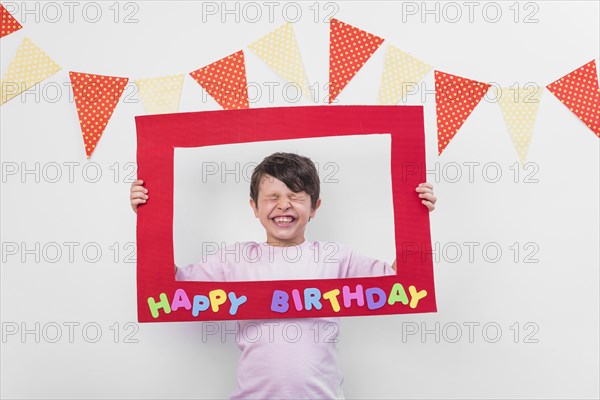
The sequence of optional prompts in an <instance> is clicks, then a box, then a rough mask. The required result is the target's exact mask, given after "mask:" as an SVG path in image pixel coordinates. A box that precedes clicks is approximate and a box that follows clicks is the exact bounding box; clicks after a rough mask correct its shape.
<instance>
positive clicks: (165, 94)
mask: <svg viewBox="0 0 600 400" xmlns="http://www.w3.org/2000/svg"><path fill="white" fill-rule="evenodd" d="M135 84H136V85H137V87H138V88H139V89H140V92H139V93H140V99H141V100H142V104H143V105H144V108H145V109H146V112H147V113H148V114H169V113H176V112H177V111H178V110H179V99H180V98H181V89H182V88H183V74H179V75H168V76H161V77H158V78H145V79H136V80H135Z"/></svg>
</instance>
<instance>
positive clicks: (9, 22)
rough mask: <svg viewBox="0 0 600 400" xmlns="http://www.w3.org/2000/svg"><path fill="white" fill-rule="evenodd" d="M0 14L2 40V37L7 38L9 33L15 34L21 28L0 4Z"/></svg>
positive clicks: (0, 35)
mask: <svg viewBox="0 0 600 400" xmlns="http://www.w3.org/2000/svg"><path fill="white" fill-rule="evenodd" d="M0 14H1V16H2V26H1V27H0V38H3V37H4V36H8V35H10V34H11V33H13V32H16V31H18V30H19V29H21V28H22V27H23V26H22V25H21V24H20V23H19V21H17V20H16V19H15V17H13V16H12V15H10V13H9V12H8V10H7V9H6V8H4V6H3V5H2V4H0Z"/></svg>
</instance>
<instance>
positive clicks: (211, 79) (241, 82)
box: [190, 50, 249, 110]
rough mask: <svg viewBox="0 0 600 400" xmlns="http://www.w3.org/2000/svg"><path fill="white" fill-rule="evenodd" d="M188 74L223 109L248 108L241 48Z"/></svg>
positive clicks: (244, 67) (244, 66)
mask: <svg viewBox="0 0 600 400" xmlns="http://www.w3.org/2000/svg"><path fill="white" fill-rule="evenodd" d="M190 75H191V76H192V78H194V80H195V81H196V82H198V84H199V85H200V86H202V88H203V89H204V90H206V91H207V92H208V94H210V95H211V96H212V97H213V98H214V99H215V100H216V101H217V103H219V104H220V105H221V107H223V108H224V109H225V110H235V109H243V108H249V102H248V84H247V83H246V65H245V62H244V51H243V50H240V51H238V52H237V53H233V54H231V55H230V56H227V57H225V58H223V59H221V60H219V61H216V62H214V63H212V64H209V65H207V66H206V67H202V68H200V69H197V70H196V71H193V72H190Z"/></svg>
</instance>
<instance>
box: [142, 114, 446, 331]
mask: <svg viewBox="0 0 600 400" xmlns="http://www.w3.org/2000/svg"><path fill="white" fill-rule="evenodd" d="M136 127H137V139H138V149H137V163H138V176H139V177H141V178H142V179H144V182H145V186H146V187H147V188H148V190H149V193H151V196H152V199H151V201H149V202H148V204H146V205H144V206H142V207H139V209H138V220H137V309H138V321H139V322H175V321H210V320H242V319H271V318H317V317H341V316H360V315H382V314H407V313H422V312H435V311H436V310H437V309H436V301H435V287H434V277H433V261H432V257H431V237H430V231H429V212H428V210H427V208H426V207H424V206H423V205H422V203H421V201H420V198H419V197H418V196H417V193H416V192H415V187H416V186H417V185H418V184H419V183H421V182H425V180H426V166H425V140H424V126H423V107H421V106H310V107H278V108H258V109H246V110H228V111H204V112H190V113H177V114H164V115H148V116H138V117H136ZM381 133H384V134H390V135H391V175H392V176H391V181H392V195H393V207H394V211H393V212H394V224H395V228H394V232H395V243H396V256H397V257H396V265H397V270H398V274H397V275H396V276H381V277H369V278H348V279H322V280H289V281H287V280H286V281H281V280H277V281H256V282H191V281H186V282H182V281H176V280H175V273H174V270H173V269H174V252H173V189H174V183H173V182H174V178H173V168H174V166H173V165H174V164H173V161H174V148H175V147H201V146H211V145H224V144H232V143H248V142H260V141H271V140H286V139H302V138H317V137H327V136H340V135H341V136H346V135H366V134H381ZM257 161H260V160H257ZM358 285H360V286H358ZM344 286H348V287H349V288H348V289H347V290H349V291H351V292H355V293H361V294H362V296H363V298H364V297H367V301H365V302H364V304H363V305H362V306H361V305H359V302H357V301H353V302H350V304H349V306H348V307H345V305H342V306H341V307H339V309H338V310H337V311H336V310H335V308H336V307H334V306H333V304H332V303H330V302H327V301H324V302H323V306H322V307H321V309H316V308H314V307H313V308H312V309H311V310H306V309H304V308H303V309H302V310H301V311H297V310H296V308H295V307H289V309H288V310H287V311H285V312H281V310H279V311H276V310H274V309H273V308H272V299H273V296H274V294H275V293H281V291H283V292H286V293H291V292H292V291H293V290H294V289H296V290H298V291H299V293H303V291H304V290H305V289H308V288H311V289H313V288H316V289H318V291H320V293H327V292H330V291H335V290H339V292H340V294H339V296H340V297H341V296H342V293H343V291H342V288H343V287H344ZM369 289H372V290H370V291H369ZM376 289H377V290H376ZM230 293H234V294H235V295H234V297H233V298H234V299H238V300H239V299H243V297H242V296H245V301H244V302H243V303H242V304H239V306H238V307H237V309H236V310H235V313H234V314H232V313H231V312H232V308H233V307H228V306H227V304H228V302H229V301H230V300H229V297H228V295H229V294H230ZM367 293H369V294H370V297H368V296H367ZM196 296H199V297H198V298H200V297H202V298H203V299H209V301H210V302H211V307H209V308H208V309H207V310H206V311H203V312H199V313H197V316H194V315H193V314H192V311H191V310H190V309H189V307H188V306H189V305H190V304H191V303H194V301H195V299H196ZM290 297H291V296H290ZM384 300H385V301H384ZM239 301H240V302H241V300H239ZM339 303H340V304H342V303H343V302H342V301H340V302H339ZM213 304H214V305H215V306H216V307H213ZM232 304H233V302H232Z"/></svg>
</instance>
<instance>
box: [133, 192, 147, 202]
mask: <svg viewBox="0 0 600 400" xmlns="http://www.w3.org/2000/svg"><path fill="white" fill-rule="evenodd" d="M129 198H130V199H131V200H134V199H148V195H147V194H145V193H142V192H131V193H130V194H129Z"/></svg>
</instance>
